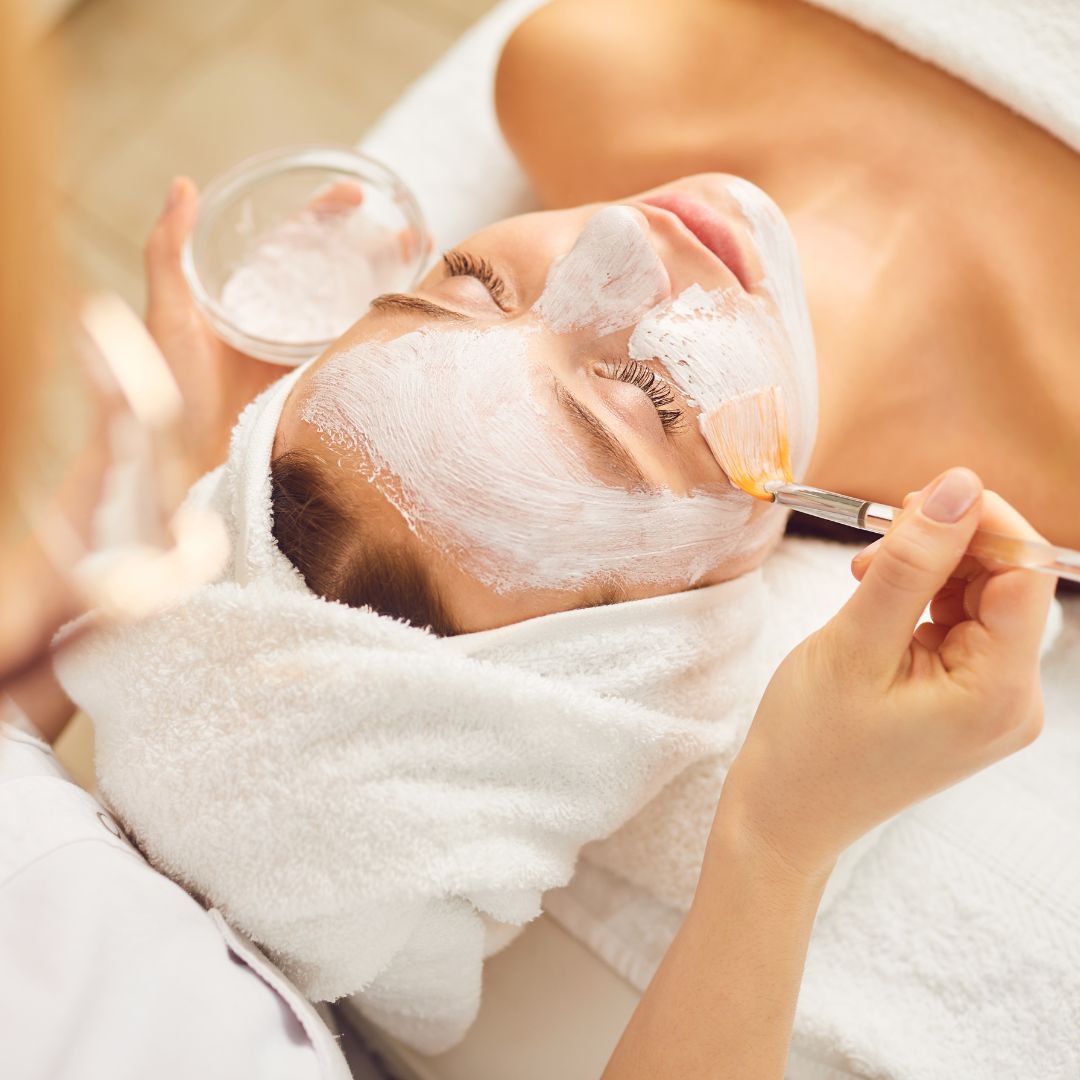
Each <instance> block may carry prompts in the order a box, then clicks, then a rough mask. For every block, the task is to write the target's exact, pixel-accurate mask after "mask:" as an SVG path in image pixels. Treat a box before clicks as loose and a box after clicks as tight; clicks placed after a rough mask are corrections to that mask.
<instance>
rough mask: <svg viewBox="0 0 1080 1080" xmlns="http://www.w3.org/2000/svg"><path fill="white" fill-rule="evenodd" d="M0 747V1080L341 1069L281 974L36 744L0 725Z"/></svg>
mask: <svg viewBox="0 0 1080 1080" xmlns="http://www.w3.org/2000/svg"><path fill="white" fill-rule="evenodd" d="M0 753H2V754H3V755H4V762H3V768H0V1060H2V1061H3V1069H2V1072H3V1074H4V1075H5V1076H10V1077H19V1078H20V1080H36V1078H38V1077H40V1078H43V1080H44V1078H48V1080H62V1078H67V1077H71V1078H75V1077H78V1078H80V1080H82V1078H97V1077H102V1078H105V1077H108V1078H109V1080H124V1078H127V1077H131V1078H136V1077H138V1078H139V1080H142V1078H145V1077H154V1078H155V1080H169V1078H173V1077H176V1078H180V1077H183V1078H184V1080H189V1078H192V1077H198V1078H200V1080H212V1078H215V1077H222V1078H226V1077H227V1078H229V1080H235V1078H237V1077H245V1078H247V1077H252V1078H264V1077H265V1078H278V1077H280V1078H282V1080H285V1078H288V1080H304V1078H309V1077H310V1078H312V1080H315V1078H320V1080H325V1078H327V1077H337V1078H346V1077H348V1076H349V1072H348V1067H347V1066H346V1064H345V1060H344V1058H343V1057H342V1055H341V1052H340V1050H339V1049H338V1047H337V1045H336V1043H335V1041H334V1038H333V1036H332V1035H331V1034H330V1032H329V1030H328V1029H327V1028H326V1027H325V1025H323V1024H322V1022H321V1020H320V1019H319V1017H318V1015H317V1014H316V1013H315V1011H314V1009H313V1008H312V1007H311V1006H310V1005H309V1004H308V1003H307V1002H305V1001H303V999H302V998H301V997H300V995H299V994H298V993H297V992H296V991H295V989H294V988H292V987H291V985H290V984H289V983H288V982H287V981H286V980H285V979H284V976H282V975H281V974H280V972H277V971H276V969H274V968H273V967H272V965H270V964H269V963H268V962H267V961H266V960H265V958H262V957H261V956H260V955H259V954H257V953H256V952H255V950H253V949H251V948H250V946H247V947H245V946H246V943H244V942H242V941H241V940H239V939H237V938H230V937H229V934H228V931H227V928H225V927H224V926H223V924H222V921H221V920H220V918H219V917H216V913H214V912H210V913H208V912H206V911H205V910H203V908H202V907H200V905H199V904H198V903H197V902H196V901H195V900H194V899H192V898H191V897H190V896H189V895H188V894H187V893H185V892H184V891H183V890H182V889H181V888H180V887H179V886H177V885H176V884H174V883H173V882H172V881H170V880H169V879H168V878H166V877H164V876H162V875H161V874H159V873H158V872H157V871H155V870H154V869H153V868H152V867H151V866H149V864H147V863H146V862H145V861H144V860H143V858H142V856H141V855H139V853H138V852H137V851H136V850H135V849H134V848H133V847H132V846H131V845H130V844H129V843H128V842H127V841H126V839H125V838H124V837H123V836H122V834H121V833H120V830H119V828H118V827H117V826H116V824H115V823H114V822H113V821H112V819H111V817H110V816H109V815H108V814H107V813H106V812H105V811H104V809H103V808H102V807H101V806H100V804H99V803H97V802H96V800H94V799H93V798H92V796H90V795H89V794H87V793H86V792H85V791H83V790H82V789H80V788H78V787H77V786H75V785H74V784H72V783H70V782H69V781H67V780H65V779H63V778H61V777H62V774H61V773H60V771H59V769H58V767H57V766H56V764H55V760H54V759H53V758H52V756H51V754H50V753H49V751H48V748H47V747H45V746H44V745H43V744H41V743H40V742H38V741H37V740H34V739H32V738H30V737H29V736H27V735H24V734H21V733H18V732H13V731H12V730H11V729H10V728H9V729H7V731H6V733H0ZM35 755H36V756H37V758H38V759H39V760H38V761H37V762H35V760H34V759H35Z"/></svg>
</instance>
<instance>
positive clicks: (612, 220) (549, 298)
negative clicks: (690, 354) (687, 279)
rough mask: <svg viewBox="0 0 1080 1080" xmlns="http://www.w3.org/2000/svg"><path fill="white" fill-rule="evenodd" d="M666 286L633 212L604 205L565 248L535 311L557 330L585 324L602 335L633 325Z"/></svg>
mask: <svg viewBox="0 0 1080 1080" xmlns="http://www.w3.org/2000/svg"><path fill="white" fill-rule="evenodd" d="M669 287H670V283H669V281H668V276H667V271H666V270H665V269H664V266H663V264H662V263H661V262H660V260H659V259H658V258H657V257H656V255H655V253H654V252H653V249H652V245H651V244H650V243H649V240H648V237H647V236H646V235H645V232H644V230H643V229H642V227H641V225H639V224H638V222H637V220H636V218H635V215H634V214H633V212H632V211H631V210H629V209H628V208H627V207H625V206H605V207H604V209H603V210H599V211H597V213H595V214H593V216H592V217H591V218H589V220H588V222H587V224H586V225H585V228H584V229H582V230H581V236H579V237H578V239H577V243H576V244H574V246H573V247H572V248H571V249H570V252H569V254H567V255H564V256H563V257H562V258H561V259H558V260H556V262H555V263H554V264H553V265H552V267H551V270H550V271H549V272H548V278H547V282H546V284H545V285H544V292H543V295H541V297H540V299H539V300H537V302H536V304H535V305H534V306H533V311H535V312H536V314H537V315H539V316H540V318H541V319H543V321H544V322H545V323H546V325H547V326H548V328H549V329H550V330H551V331H552V332H554V333H556V334H566V333H568V332H569V331H571V330H581V329H583V328H585V327H588V329H589V330H591V331H592V332H593V333H594V334H596V336H597V337H603V336H604V335H605V334H611V333H613V332H614V331H616V330H622V329H624V328H625V327H627V326H632V325H633V324H634V323H635V322H637V320H638V319H639V318H641V316H642V315H644V314H645V312H646V311H648V310H649V308H651V307H652V306H653V304H655V303H656V302H657V301H658V300H660V299H661V298H662V297H664V296H666V295H667V293H668V289H669Z"/></svg>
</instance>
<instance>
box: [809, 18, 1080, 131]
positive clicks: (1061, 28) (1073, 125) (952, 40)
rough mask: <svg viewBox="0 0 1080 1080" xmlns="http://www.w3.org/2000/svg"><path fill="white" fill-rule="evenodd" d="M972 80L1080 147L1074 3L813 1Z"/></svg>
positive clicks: (1078, 28) (1078, 26)
mask: <svg viewBox="0 0 1080 1080" xmlns="http://www.w3.org/2000/svg"><path fill="white" fill-rule="evenodd" d="M808 2H809V3H811V4H813V5H815V6H816V7H820V8H824V9H826V10H827V11H831V12H832V13H833V14H835V15H840V16H842V17H843V18H846V19H849V20H850V21H851V22H854V23H856V24H858V25H859V26H861V27H863V29H865V30H869V31H871V32H872V33H875V34H878V35H879V36H880V37H883V38H885V39H887V40H888V41H891V42H892V43H893V44H894V45H897V46H899V47H900V48H901V49H903V50H905V52H909V53H911V54H912V55H914V56H917V57H919V58H920V59H921V60H926V61H928V62H929V63H931V64H934V65H936V66H937V67H940V68H941V69H942V70H944V71H947V72H948V73H949V74H950V75H955V76H956V77H957V78H958V79H962V80H963V81H964V82H967V83H970V84H971V85H972V86H974V87H975V88H976V89H977V90H981V91H982V92H983V93H984V94H986V96H987V97H991V98H993V99H994V100H995V101H999V102H1001V103H1002V104H1003V105H1007V106H1008V107H1009V108H1010V109H1012V110H1013V111H1014V112H1016V113H1019V114H1020V115H1021V116H1023V117H1026V118H1027V119H1028V120H1031V121H1033V122H1034V123H1036V124H1038V125H1039V126H1040V127H1043V128H1045V129H1046V130H1047V131H1049V132H1050V134H1051V135H1056V136H1057V137H1058V138H1059V139H1060V140H1061V141H1062V142H1064V143H1065V144H1066V145H1068V146H1071V147H1072V148H1073V149H1074V150H1077V151H1080V4H1078V3H1076V0H947V2H946V3H942V2H941V0H808Z"/></svg>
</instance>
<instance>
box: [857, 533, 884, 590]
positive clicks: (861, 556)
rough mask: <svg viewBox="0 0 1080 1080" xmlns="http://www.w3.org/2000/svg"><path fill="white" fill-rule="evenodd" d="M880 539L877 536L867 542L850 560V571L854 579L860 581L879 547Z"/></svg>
mask: <svg viewBox="0 0 1080 1080" xmlns="http://www.w3.org/2000/svg"><path fill="white" fill-rule="evenodd" d="M881 539H882V538H880V537H879V538H878V539H877V540H875V541H874V542H873V543H872V544H867V545H866V547H864V548H863V549H862V551H860V552H858V553H857V554H856V555H855V557H854V558H853V559H852V560H851V572H852V574H853V575H854V576H855V580H856V581H862V579H863V575H864V574H865V573H866V568H867V567H868V566H869V565H870V564H871V563H872V562H873V561H874V556H875V555H876V554H877V552H878V550H879V549H880V548H881Z"/></svg>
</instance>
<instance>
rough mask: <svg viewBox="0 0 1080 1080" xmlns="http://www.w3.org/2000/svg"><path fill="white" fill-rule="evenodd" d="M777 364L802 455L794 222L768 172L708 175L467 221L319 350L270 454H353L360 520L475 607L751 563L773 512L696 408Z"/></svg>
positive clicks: (626, 586)
mask: <svg viewBox="0 0 1080 1080" xmlns="http://www.w3.org/2000/svg"><path fill="white" fill-rule="evenodd" d="M774 385H776V386H780V387H781V388H782V389H783V393H784V398H785V403H786V406H787V412H788V417H789V423H790V426H791V430H790V441H791V447H792V460H793V465H794V467H795V468H796V470H798V469H801V468H802V467H803V466H805V464H806V461H807V459H808V457H809V453H810V449H811V446H812V443H813V437H814V426H815V419H816V373H815V367H814V354H813V342H812V338H811V334H810V328H809V320H808V317H807V313H806V304H805V299H804V296H803V291H802V283H801V278H800V275H799V270H798V266H797V261H796V257H795V251H794V245H793V243H792V240H791V237H790V234H789V232H788V230H787V227H786V225H785V223H784V221H783V218H782V217H781V215H780V213H779V211H778V210H777V209H776V207H775V206H774V204H773V203H772V202H771V201H770V200H769V199H768V197H767V196H765V195H764V193H763V192H761V191H760V190H759V189H757V188H755V187H754V186H753V185H751V184H749V183H747V182H746V181H743V180H739V179H737V178H735V177H730V176H724V175H720V174H709V175H704V176H695V177H690V178H687V179H684V180H680V181H678V182H676V183H674V184H669V185H665V186H664V187H662V188H658V189H655V190H653V191H650V192H646V193H644V194H642V195H639V196H634V197H631V198H628V199H626V200H623V201H621V202H619V203H616V204H607V205H590V206H582V207H578V208H575V209H572V210H558V211H550V212H545V213H537V214H527V215H524V216H522V217H517V218H511V219H508V220H506V221H502V222H499V223H498V224H497V225H493V226H491V227H490V228H487V229H484V230H483V231H481V232H479V233H477V234H475V235H474V236H473V237H471V238H470V239H469V240H467V241H466V242H465V243H463V244H461V245H460V246H459V247H458V248H456V249H455V250H454V251H453V252H451V253H449V254H448V256H447V257H446V258H445V259H444V260H443V262H442V263H441V264H440V265H439V266H438V267H436V268H435V269H434V270H432V272H431V273H430V274H429V275H428V276H427V277H426V278H425V279H424V280H423V281H422V282H421V283H420V285H419V286H418V287H417V289H416V290H415V291H414V292H412V293H409V294H407V295H404V294H402V295H391V296H384V297H381V298H379V299H378V300H376V301H375V302H374V303H373V304H372V306H371V309H370V311H369V312H368V313H367V314H366V315H365V316H364V317H363V318H362V319H361V320H360V321H359V322H358V323H356V324H355V326H353V327H352V328H351V329H350V330H349V331H348V333H346V334H345V335H344V336H343V337H342V338H341V339H340V340H339V341H338V342H337V343H335V345H334V346H333V347H332V348H331V349H330V350H328V351H327V353H326V354H324V355H323V356H322V357H320V359H319V360H318V361H317V362H316V363H315V364H313V365H312V366H311V368H310V369H309V370H308V371H307V372H306V373H305V375H304V377H303V378H302V379H301V380H300V382H298V383H297V385H296V387H295V388H294V390H293V392H292V394H291V396H290V398H289V401H288V403H287V404H286V408H285V411H284V413H283V415H282V419H281V422H280V425H279V429H278V438H277V446H276V447H275V453H279V452H281V451H283V450H287V449H296V448H301V447H302V448H305V449H308V450H310V451H312V452H314V453H316V454H318V455H319V456H320V457H321V458H322V459H323V460H324V461H326V462H327V463H329V464H330V465H331V466H333V467H334V468H336V469H339V471H340V480H341V484H342V486H343V491H344V492H345V493H346V494H347V497H348V498H349V499H350V501H351V502H353V503H354V504H355V509H356V512H357V514H359V515H363V520H364V521H365V532H366V534H367V535H368V536H369V537H370V535H371V533H372V531H373V530H374V532H375V533H376V535H377V537H378V540H379V542H381V543H383V544H384V545H385V546H390V547H392V546H394V545H404V546H406V547H407V548H408V550H409V552H410V554H412V555H414V556H415V557H417V558H419V559H420V561H421V562H422V563H423V564H424V566H425V567H426V568H427V570H428V571H429V573H430V575H431V576H432V579H433V581H434V582H435V583H436V585H437V587H438V588H439V590H440V592H441V593H442V596H443V598H444V601H445V603H446V606H447V607H448V608H449V610H450V612H451V614H452V615H453V616H454V617H455V619H456V620H457V622H458V624H459V625H460V626H461V627H462V628H463V629H466V630H478V629H483V628H487V627H492V626H499V625H504V624H507V623H510V622H516V621H519V620H521V619H524V618H530V617H532V616H535V615H539V614H544V613H548V612H552V611H558V610H564V609H567V608H572V607H580V606H585V605H588V604H595V603H600V602H605V601H607V600H610V599H631V598H639V597H645V596H652V595H656V594H659V593H669V592H676V591H680V590H683V589H686V588H690V587H693V586H697V585H704V584H711V583H713V582H716V581H720V580H724V579H726V578H729V577H733V576H735V575H737V574H739V573H743V572H744V571H746V570H747V569H749V568H751V567H752V566H754V565H756V564H757V563H758V562H760V561H761V559H762V558H763V557H764V555H765V554H766V552H767V551H768V549H769V548H770V546H771V545H772V544H773V543H774V542H775V539H776V537H777V535H778V534H779V531H780V530H781V528H782V516H781V514H780V513H779V512H778V511H777V510H776V508H774V507H771V506H769V505H767V504H765V503H761V502H756V501H755V500H753V499H751V498H750V497H749V496H747V495H745V494H744V493H743V492H741V491H739V490H737V489H736V488H734V487H733V486H732V485H731V484H730V483H729V482H728V480H727V478H726V476H725V474H724V472H723V471H722V470H721V469H720V467H719V466H718V465H717V463H716V461H715V460H714V459H713V457H712V454H711V453H710V451H709V449H708V447H707V445H706V443H705V440H704V439H703V437H702V435H701V430H700V427H699V417H700V416H702V415H703V414H704V413H707V412H709V411H710V410H712V409H715V408H716V407H717V406H718V405H720V404H721V403H722V402H724V401H726V400H728V399H730V398H732V397H734V396H737V395H739V394H743V393H747V392H752V391H755V390H759V389H763V388H765V387H768V386H774Z"/></svg>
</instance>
